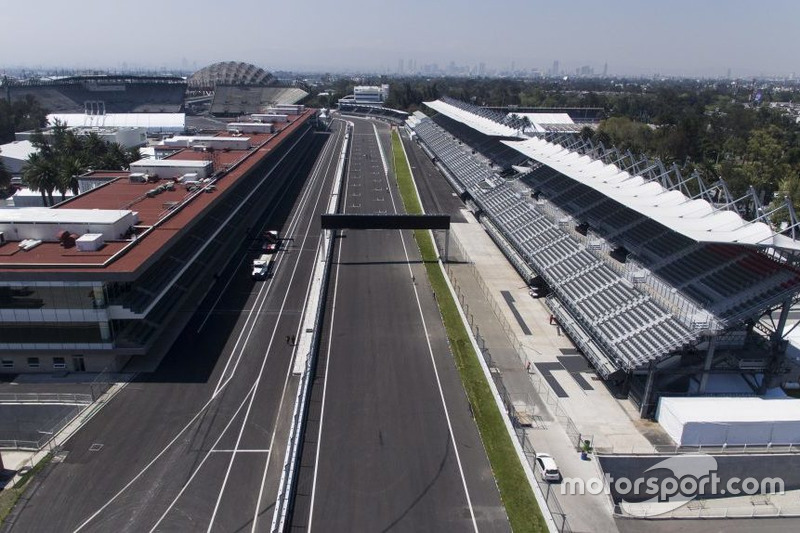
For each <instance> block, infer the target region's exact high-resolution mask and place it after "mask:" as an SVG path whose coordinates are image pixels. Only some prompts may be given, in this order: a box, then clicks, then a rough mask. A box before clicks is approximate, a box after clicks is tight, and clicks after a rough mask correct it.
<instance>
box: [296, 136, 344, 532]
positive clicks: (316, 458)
mask: <svg viewBox="0 0 800 533" xmlns="http://www.w3.org/2000/svg"><path fill="white" fill-rule="evenodd" d="M353 126H354V127H353V131H355V124H353ZM354 144H355V142H353V141H352V138H351V142H350V153H349V154H348V156H347V157H348V159H350V158H351V157H352V155H353V145H354ZM347 173H348V174H349V173H350V169H349V167H348V171H347ZM349 178H350V176H349V175H348V176H346V177H345V182H344V197H345V198H347V190H348V187H349V185H350V179H349ZM346 211H347V202H343V203H342V213H343V214H344V213H345V212H346ZM342 242H343V241H342V239H339V249H338V250H337V256H336V276H335V277H334V280H333V300H332V302H331V324H330V326H329V328H330V329H329V330H328V349H327V351H326V353H325V377H324V378H323V380H322V403H321V404H320V413H319V430H318V431H317V450H316V452H315V455H314V477H313V478H312V481H311V502H310V506H309V511H308V531H309V533H310V532H311V526H312V524H313V522H314V498H315V497H316V495H317V472H318V471H319V468H318V466H319V450H320V448H321V446H320V445H321V444H322V424H323V422H324V421H325V398H326V397H327V395H328V375H329V374H330V364H331V346H332V345H333V324H334V321H335V319H336V297H337V295H338V294H339V263H340V262H341V260H342Z"/></svg>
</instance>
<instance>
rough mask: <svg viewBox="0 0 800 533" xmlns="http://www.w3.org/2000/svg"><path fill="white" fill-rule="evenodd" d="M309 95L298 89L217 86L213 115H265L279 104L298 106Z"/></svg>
mask: <svg viewBox="0 0 800 533" xmlns="http://www.w3.org/2000/svg"><path fill="white" fill-rule="evenodd" d="M306 96H308V93H307V92H306V91H304V90H303V89H299V88H296V87H260V86H249V85H217V86H216V89H215V90H214V99H213V101H212V102H211V114H212V115H218V116H239V115H251V114H253V113H264V112H265V110H266V109H267V108H269V107H272V106H274V105H277V104H296V103H298V102H300V101H301V100H303V99H304V98H305V97H306Z"/></svg>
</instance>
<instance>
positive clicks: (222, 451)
mask: <svg viewBox="0 0 800 533" xmlns="http://www.w3.org/2000/svg"><path fill="white" fill-rule="evenodd" d="M269 452H270V450H269V448H267V449H266V450H245V449H239V450H211V453H269Z"/></svg>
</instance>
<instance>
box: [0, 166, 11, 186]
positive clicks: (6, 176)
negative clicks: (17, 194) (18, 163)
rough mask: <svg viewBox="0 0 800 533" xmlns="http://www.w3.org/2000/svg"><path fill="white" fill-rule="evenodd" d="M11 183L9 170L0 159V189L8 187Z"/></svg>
mask: <svg viewBox="0 0 800 533" xmlns="http://www.w3.org/2000/svg"><path fill="white" fill-rule="evenodd" d="M10 185H11V172H9V171H8V169H7V168H6V165H5V163H3V160H2V159H0V191H3V190H6V189H8V187H9V186H10Z"/></svg>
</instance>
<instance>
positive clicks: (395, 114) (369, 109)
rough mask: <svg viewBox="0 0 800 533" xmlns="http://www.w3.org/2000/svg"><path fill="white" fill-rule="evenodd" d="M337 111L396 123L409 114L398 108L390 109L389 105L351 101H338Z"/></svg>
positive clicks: (404, 119)
mask: <svg viewBox="0 0 800 533" xmlns="http://www.w3.org/2000/svg"><path fill="white" fill-rule="evenodd" d="M339 111H341V112H342V113H352V114H356V115H365V116H368V117H375V118H382V119H384V120H390V121H393V122H397V123H400V124H402V123H404V122H405V121H406V120H408V117H409V114H408V113H406V112H405V111H400V110H399V109H392V108H390V107H383V106H380V105H363V104H353V103H342V101H341V100H340V101H339Z"/></svg>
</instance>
